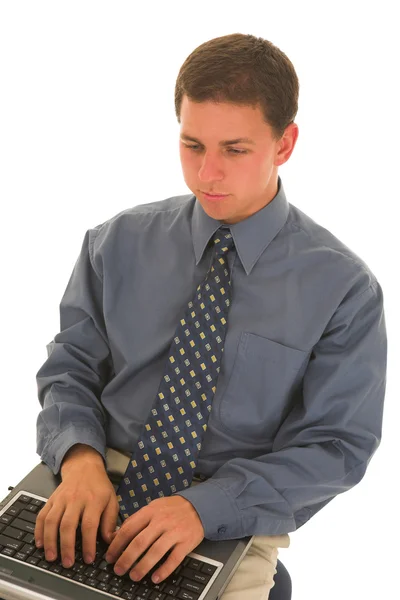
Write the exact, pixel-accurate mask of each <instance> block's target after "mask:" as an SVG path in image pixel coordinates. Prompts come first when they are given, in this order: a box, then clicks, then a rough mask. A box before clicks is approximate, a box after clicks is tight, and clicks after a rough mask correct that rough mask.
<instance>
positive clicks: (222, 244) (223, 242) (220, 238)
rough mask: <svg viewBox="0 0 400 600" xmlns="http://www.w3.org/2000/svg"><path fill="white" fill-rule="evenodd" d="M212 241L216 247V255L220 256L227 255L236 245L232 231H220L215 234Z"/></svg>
mask: <svg viewBox="0 0 400 600" xmlns="http://www.w3.org/2000/svg"><path fill="white" fill-rule="evenodd" d="M212 240H213V243H214V246H215V253H216V254H217V255H218V256H222V254H227V253H228V252H229V250H232V248H233V247H234V245H235V243H234V241H233V237H232V234H231V230H230V229H222V228H220V229H218V230H217V231H216V232H215V233H214V236H213V238H212Z"/></svg>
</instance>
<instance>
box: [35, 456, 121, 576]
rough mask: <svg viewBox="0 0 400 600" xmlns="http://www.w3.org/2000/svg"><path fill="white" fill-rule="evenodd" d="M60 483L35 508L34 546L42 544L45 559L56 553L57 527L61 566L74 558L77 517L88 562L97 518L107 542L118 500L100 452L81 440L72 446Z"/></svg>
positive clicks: (96, 526)
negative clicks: (38, 510)
mask: <svg viewBox="0 0 400 600" xmlns="http://www.w3.org/2000/svg"><path fill="white" fill-rule="evenodd" d="M61 475H62V483H60V485H59V486H58V487H57V489H56V490H55V491H54V493H53V494H52V495H51V496H50V498H49V499H48V501H47V502H46V504H45V505H44V507H43V508H42V510H41V511H40V512H39V514H38V517H37V519H36V525H35V540H36V545H37V546H38V547H41V546H44V550H45V556H46V560H49V561H53V560H55V559H56V557H57V539H58V530H60V549H61V559H62V563H63V565H64V567H66V568H68V567H71V566H72V565H73V563H74V561H75V538H76V529H77V527H78V524H79V521H80V519H82V522H81V532H82V551H83V558H84V560H85V562H87V563H91V562H93V560H94V556H95V552H96V537H97V531H98V528H99V523H100V520H101V534H102V537H103V539H104V541H106V542H107V543H109V542H110V540H111V539H112V533H113V532H114V530H115V526H116V523H117V518H118V510H119V505H118V500H117V496H116V494H115V491H114V488H113V485H112V483H111V481H110V480H109V478H108V476H107V472H106V470H105V468H104V463H103V458H102V457H101V455H100V454H99V453H98V452H97V451H96V450H94V449H93V448H90V447H89V446H86V445H83V444H76V445H75V446H73V448H72V449H71V451H70V452H69V454H68V457H67V459H66V460H65V463H64V461H63V464H62V467H61Z"/></svg>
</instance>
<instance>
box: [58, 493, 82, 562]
mask: <svg viewBox="0 0 400 600" xmlns="http://www.w3.org/2000/svg"><path fill="white" fill-rule="evenodd" d="M81 511H82V507H81V506H77V505H72V506H71V507H67V509H66V511H65V513H64V515H63V517H62V519H61V524H60V547H61V559H62V563H63V565H64V567H65V568H66V569H68V568H69V567H72V565H73V564H74V562H75V540H76V529H77V527H78V523H79V519H80V516H81Z"/></svg>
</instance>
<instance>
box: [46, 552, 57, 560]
mask: <svg viewBox="0 0 400 600" xmlns="http://www.w3.org/2000/svg"><path fill="white" fill-rule="evenodd" d="M55 557H56V555H55V554H54V552H52V551H51V550H49V551H48V552H46V560H54V559H55Z"/></svg>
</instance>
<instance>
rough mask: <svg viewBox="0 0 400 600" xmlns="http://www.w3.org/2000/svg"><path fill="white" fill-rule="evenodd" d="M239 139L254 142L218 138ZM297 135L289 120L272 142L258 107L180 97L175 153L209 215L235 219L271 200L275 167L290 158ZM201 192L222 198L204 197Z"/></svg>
mask: <svg viewBox="0 0 400 600" xmlns="http://www.w3.org/2000/svg"><path fill="white" fill-rule="evenodd" d="M184 136H189V137H190V138H195V139H196V140H198V141H191V140H188V139H186V138H185V137H184ZM244 137H246V138H249V139H250V140H252V141H253V142H254V143H250V142H246V143H245V142H240V143H239V142H238V143H236V144H230V145H227V146H222V145H221V142H223V141H224V140H234V139H237V138H244ZM297 137H298V127H297V125H296V124H294V123H293V124H291V125H289V126H288V127H287V128H286V130H285V133H284V134H283V136H282V138H281V139H280V140H278V141H275V140H274V139H273V137H272V130H271V127H270V126H269V125H267V124H266V123H265V122H264V120H263V116H262V112H261V109H260V108H259V107H258V106H257V107H256V108H252V107H251V106H236V105H232V104H228V103H220V104H216V103H214V102H210V101H207V102H201V103H196V102H191V101H190V100H189V99H188V98H187V96H184V97H183V100H182V106H181V129H180V142H179V153H180V159H181V163H182V171H183V177H184V180H185V183H186V185H187V186H188V188H189V189H190V190H191V191H192V193H193V194H194V195H195V196H196V197H197V199H198V200H199V202H200V204H201V206H202V207H203V209H204V211H205V212H206V213H207V214H208V215H209V216H210V217H212V218H214V219H217V220H219V221H222V222H224V223H228V224H233V223H238V222H239V221H242V220H243V219H247V218H248V217H249V216H250V215H252V214H254V213H256V212H258V211H259V210H261V208H263V207H264V206H266V205H267V204H268V202H270V201H271V200H272V199H273V198H274V196H275V195H276V193H277V191H278V166H279V165H281V164H283V163H284V162H286V161H287V160H288V158H289V157H290V155H291V153H292V151H293V148H294V145H295V143H296V140H297ZM190 146H192V148H191V147H190ZM204 192H208V193H210V194H227V196H226V197H225V198H222V199H221V200H209V199H207V198H206V197H205V196H204Z"/></svg>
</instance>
